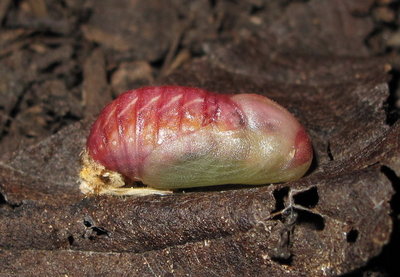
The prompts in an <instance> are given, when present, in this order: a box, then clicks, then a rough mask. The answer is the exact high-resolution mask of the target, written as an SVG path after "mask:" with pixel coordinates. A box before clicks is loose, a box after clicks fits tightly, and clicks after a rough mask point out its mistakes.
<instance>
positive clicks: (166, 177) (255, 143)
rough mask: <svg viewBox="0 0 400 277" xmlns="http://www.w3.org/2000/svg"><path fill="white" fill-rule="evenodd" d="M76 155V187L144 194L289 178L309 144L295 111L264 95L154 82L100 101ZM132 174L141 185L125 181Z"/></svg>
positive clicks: (305, 163) (304, 160)
mask: <svg viewBox="0 0 400 277" xmlns="http://www.w3.org/2000/svg"><path fill="white" fill-rule="evenodd" d="M82 157H83V158H82V160H83V167H82V169H81V172H80V178H81V185H80V189H81V191H82V192H83V193H85V194H117V195H136V194H137V195H143V194H151V193H165V191H162V190H174V189H178V188H189V187H201V186H213V185H222V184H248V185H255V184H269V183H277V182H286V181H291V180H296V179H298V178H300V177H301V176H303V175H304V173H305V172H306V171H307V169H308V168H309V166H310V164H311V160H312V147H311V142H310V139H309V137H308V135H307V133H306V131H305V129H304V127H303V126H302V125H301V124H300V123H299V122H298V121H297V120H296V118H295V117H294V116H293V115H292V114H290V113H289V112H288V111H287V110H286V109H284V108H283V107H281V106H280V105H278V104H277V103H275V102H274V101H272V100H270V99H268V98H266V97H264V96H261V95H257V94H236V95H225V94H217V93H212V92H208V91H205V90H202V89H199V88H192V87H180V86H159V87H145V88H140V89H136V90H131V91H127V92H125V93H123V94H121V95H120V96H119V97H118V98H117V99H115V100H114V101H112V102H111V103H110V104H109V105H107V106H106V107H105V108H104V109H103V111H102V112H101V114H100V115H99V117H98V118H97V120H96V122H95V123H94V124H93V126H92V129H91V132H90V135H89V137H88V140H87V145H86V149H85V150H84V152H83V156H82ZM135 181H141V182H143V184H145V185H147V188H133V187H129V186H127V184H132V183H133V182H135Z"/></svg>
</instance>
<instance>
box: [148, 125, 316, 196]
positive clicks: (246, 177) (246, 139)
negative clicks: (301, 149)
mask: <svg viewBox="0 0 400 277" xmlns="http://www.w3.org/2000/svg"><path fill="white" fill-rule="evenodd" d="M210 129H212V128H207V129H204V130H201V131H199V132H196V133H194V134H191V135H188V136H185V137H182V138H180V139H178V140H176V141H174V142H171V143H169V144H168V145H166V146H165V147H159V148H158V149H156V150H154V151H153V153H152V154H151V155H150V156H149V157H148V159H147V161H146V164H145V167H144V168H145V169H146V170H145V172H144V174H143V182H144V183H146V184H149V186H150V187H153V188H159V189H178V188H190V187H203V186H214V185H223V184H245V185H246V184H247V185H259V184H269V183H277V182H285V181H290V180H294V179H298V178H300V177H301V176H302V175H303V174H304V173H305V171H306V170H307V169H308V167H309V163H306V164H302V165H300V166H297V167H290V166H288V165H289V164H290V162H291V160H292V159H293V155H292V156H291V155H288V153H290V152H293V145H292V143H291V142H290V141H288V140H286V139H284V138H283V137H281V136H279V135H277V134H271V133H270V134H266V133H264V132H260V131H253V130H248V129H245V130H237V131H226V132H220V131H216V130H210ZM293 153H294V152H293Z"/></svg>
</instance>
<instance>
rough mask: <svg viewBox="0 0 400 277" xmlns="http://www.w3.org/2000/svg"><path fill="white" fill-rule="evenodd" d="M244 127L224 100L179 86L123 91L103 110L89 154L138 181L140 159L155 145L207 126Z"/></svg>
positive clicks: (227, 98) (240, 117) (241, 118)
mask: <svg viewBox="0 0 400 277" xmlns="http://www.w3.org/2000/svg"><path fill="white" fill-rule="evenodd" d="M245 124H246V119H245V117H244V115H243V112H242V111H241V110H240V109H239V108H238V106H237V105H236V104H235V103H234V102H233V101H232V100H231V99H230V96H228V95H221V94H214V93H210V92H207V91H205V90H201V89H197V88H187V87H177V86H163V87H147V88H141V89H137V90H133V91H128V92H125V93H124V94H122V95H121V96H120V97H118V98H117V99H116V100H115V101H113V102H111V103H110V104H109V105H108V106H106V107H105V108H104V110H103V111H102V112H101V114H100V116H99V117H98V119H97V121H96V122H95V124H94V125H93V127H92V129H91V133H90V135H89V138H88V141H87V149H88V150H89V154H90V156H91V157H92V158H93V159H94V160H96V161H98V162H100V163H101V164H106V165H107V168H108V169H111V170H113V171H117V172H120V173H122V174H123V175H125V176H128V177H130V178H131V179H141V172H142V165H143V163H144V160H145V159H146V157H147V156H148V155H149V154H150V153H151V151H153V150H154V149H155V148H156V147H158V146H159V145H161V144H164V143H168V141H170V140H174V139H176V138H177V137H179V136H184V135H186V134H189V133H192V132H195V131H196V130H199V129H200V128H204V127H206V126H207V127H211V128H216V129H217V130H218V131H228V130H234V129H237V128H239V127H241V126H243V125H245ZM163 147H168V146H167V145H165V146H163Z"/></svg>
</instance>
